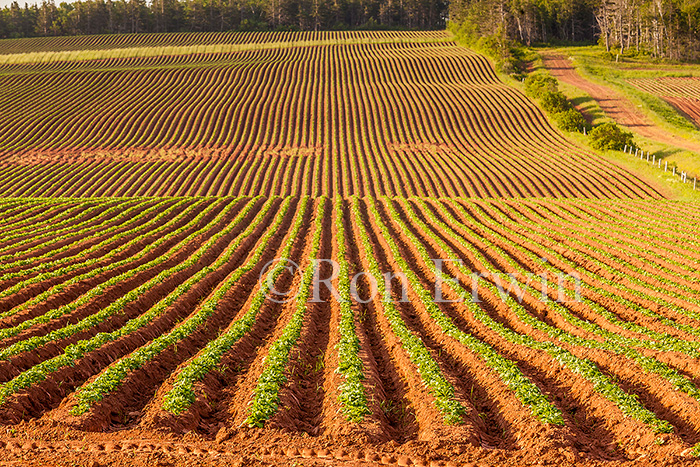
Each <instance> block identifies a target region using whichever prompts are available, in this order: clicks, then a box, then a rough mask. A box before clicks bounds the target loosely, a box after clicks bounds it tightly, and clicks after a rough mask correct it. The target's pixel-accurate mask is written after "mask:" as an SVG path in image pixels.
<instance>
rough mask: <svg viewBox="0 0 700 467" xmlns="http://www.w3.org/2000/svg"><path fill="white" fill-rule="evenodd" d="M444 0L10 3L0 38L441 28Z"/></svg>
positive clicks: (0, 20)
mask: <svg viewBox="0 0 700 467" xmlns="http://www.w3.org/2000/svg"><path fill="white" fill-rule="evenodd" d="M447 9H448V3H447V1H446V0H152V1H150V2H146V0H78V1H75V2H72V3H60V4H59V5H56V4H55V3H54V2H53V1H52V0H48V1H47V0H43V1H42V2H41V3H35V4H24V5H23V6H20V5H19V3H18V2H14V3H12V4H11V5H10V6H9V7H6V8H3V9H2V10H0V38H20V37H33V36H65V35H81V34H111V33H140V32H179V31H194V32H196V31H207V32H211V31H233V30H240V31H249V30H266V29H277V30H329V29H361V28H366V29H383V28H387V29H389V28H409V29H439V28H444V27H445V21H446V16H447Z"/></svg>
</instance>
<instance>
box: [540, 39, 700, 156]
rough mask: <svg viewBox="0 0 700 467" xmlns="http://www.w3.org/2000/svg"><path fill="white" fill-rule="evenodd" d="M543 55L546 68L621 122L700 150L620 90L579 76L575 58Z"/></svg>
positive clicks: (662, 140)
mask: <svg viewBox="0 0 700 467" xmlns="http://www.w3.org/2000/svg"><path fill="white" fill-rule="evenodd" d="M541 55H542V60H543V62H544V65H545V67H547V69H548V70H549V72H550V73H551V74H552V76H554V77H555V78H557V79H558V80H560V81H562V82H564V83H567V84H570V85H572V86H576V87H577V88H579V89H581V90H582V91H584V92H586V93H587V94H588V95H590V96H591V97H592V98H593V99H595V101H596V102H597V103H598V105H599V106H600V108H601V109H602V110H603V112H605V114H606V115H607V116H608V117H610V118H612V119H613V120H615V121H616V122H617V123H619V124H621V125H624V126H626V127H627V128H629V129H630V130H632V131H633V132H635V133H637V134H639V135H641V136H643V137H645V138H649V139H652V140H655V141H658V142H660V143H665V144H670V145H673V146H675V147H678V148H681V149H685V150H688V151H693V152H696V153H700V144H697V143H694V142H692V141H688V140H686V139H684V138H682V137H680V136H677V135H674V134H672V133H669V131H668V130H666V129H664V128H660V127H658V126H656V125H655V124H654V123H653V122H652V121H651V120H650V119H649V118H648V117H646V116H645V115H644V114H642V112H641V111H640V110H639V109H637V108H636V107H635V105H634V104H633V103H632V102H631V101H630V100H629V99H627V98H626V97H625V96H623V95H622V94H621V93H620V92H618V91H616V90H614V89H611V88H610V87H608V86H603V85H600V84H597V83H593V82H591V81H589V80H587V79H585V78H584V77H582V76H581V75H579V74H578V73H577V72H576V70H575V68H574V66H573V65H572V64H571V61H569V60H568V59H567V58H566V57H564V56H563V55H561V54H557V53H553V52H542V53H541Z"/></svg>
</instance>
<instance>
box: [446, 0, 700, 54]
mask: <svg viewBox="0 0 700 467" xmlns="http://www.w3.org/2000/svg"><path fill="white" fill-rule="evenodd" d="M449 18H450V21H451V22H452V23H453V25H454V27H455V29H457V30H459V31H460V33H461V34H463V35H464V36H466V37H468V38H472V39H474V40H476V39H479V38H481V39H483V38H488V39H489V40H490V41H491V42H493V43H494V44H496V46H500V47H504V42H506V41H519V42H521V43H524V44H527V45H531V44H534V43H546V42H552V41H565V42H595V41H597V42H598V43H600V44H601V45H603V46H605V47H606V49H607V51H608V52H610V53H611V54H612V55H617V54H620V55H622V54H624V53H625V52H630V53H634V52H637V53H644V54H648V55H651V56H652V57H657V58H667V59H673V60H694V61H697V60H699V59H700V0H452V2H451V4H450V8H449Z"/></svg>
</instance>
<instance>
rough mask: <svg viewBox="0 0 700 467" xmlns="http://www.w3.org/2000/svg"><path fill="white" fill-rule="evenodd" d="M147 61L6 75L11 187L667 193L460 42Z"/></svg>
mask: <svg viewBox="0 0 700 467" xmlns="http://www.w3.org/2000/svg"><path fill="white" fill-rule="evenodd" d="M183 57H192V56H191V55H186V56H183ZM139 60H141V59H138V60H137V59H135V60H134V61H133V62H129V63H130V64H124V66H123V67H119V68H109V69H84V70H81V69H71V68H67V69H66V70H63V71H61V72H49V71H46V72H33V73H7V74H4V75H2V76H0V124H2V125H3V128H4V131H3V133H2V135H0V150H3V152H2V154H0V161H2V163H3V166H0V183H1V186H2V190H1V191H0V194H1V195H4V196H51V197H55V196H105V195H108V196H114V195H116V196H150V195H156V196H167V195H176V196H180V195H185V196H210V195H235V196H248V195H252V196H255V195H258V194H263V195H266V196H272V195H283V196H284V195H293V196H302V195H309V196H320V195H328V196H330V195H342V196H346V197H347V196H352V195H358V196H366V195H369V196H379V195H398V196H473V197H531V196H536V197H543V196H544V197H580V196H584V197H593V198H610V197H622V198H638V197H660V196H661V194H660V193H659V192H657V191H656V190H655V189H654V188H653V187H651V186H649V185H647V184H646V183H645V182H643V181H641V180H640V179H638V178H637V177H635V176H634V175H632V174H630V173H628V172H626V171H624V170H622V169H620V168H618V167H616V166H614V165H612V164H610V163H608V162H606V161H604V160H601V159H599V158H592V157H591V155H589V154H587V153H585V151H582V150H581V149H579V148H577V147H576V146H574V145H573V144H571V143H570V142H569V141H567V140H566V139H565V138H563V137H562V135H560V134H559V133H558V132H557V131H556V130H555V129H554V128H552V127H551V125H550V124H549V123H548V122H547V120H546V119H545V117H544V115H542V113H541V112H540V111H539V110H538V109H537V107H535V106H534V105H533V104H532V103H531V102H530V101H529V100H528V99H527V98H525V96H523V95H522V94H521V93H519V92H518V91H516V90H513V89H512V88H510V87H508V86H506V85H504V84H503V83H501V82H500V81H499V79H498V77H497V75H496V74H495V72H494V71H493V69H492V68H491V65H490V64H489V63H488V61H486V60H485V59H484V58H483V57H481V56H479V55H477V54H474V53H473V52H471V51H469V50H468V49H465V48H462V47H459V46H457V45H456V44H455V43H454V42H433V43H385V44H372V43H358V44H352V43H350V44H345V45H335V46H331V45H327V46H308V47H293V48H280V49H266V50H247V51H244V52H240V53H237V54H232V55H231V56H227V57H218V58H217V57H214V56H212V57H208V58H206V60H205V59H203V60H204V61H201V62H197V60H195V59H193V61H192V62H189V61H188V62H186V63H183V64H179V65H176V64H172V65H167V64H158V63H150V62H148V60H150V59H147V58H144V59H143V60H146V62H144V63H140V62H139ZM183 60H184V58H183ZM188 60H189V58H188ZM78 63H79V62H78ZM148 63H150V65H149V64H148ZM185 65H186V66H185ZM311 77H313V79H311ZM38 83H41V87H39V86H37V84H38ZM126 84H128V86H127V85H126ZM183 89H185V91H184V92H183ZM30 122H31V123H30ZM76 148H80V150H79V151H78V150H76ZM600 176H602V177H605V179H606V180H607V181H608V182H607V183H604V184H592V183H588V182H587V180H590V179H593V178H594V177H600Z"/></svg>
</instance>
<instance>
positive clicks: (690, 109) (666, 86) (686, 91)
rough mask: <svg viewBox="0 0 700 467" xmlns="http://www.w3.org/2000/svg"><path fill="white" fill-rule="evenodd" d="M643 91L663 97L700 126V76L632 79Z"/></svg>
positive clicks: (631, 81)
mask: <svg viewBox="0 0 700 467" xmlns="http://www.w3.org/2000/svg"><path fill="white" fill-rule="evenodd" d="M629 82H630V83H632V84H633V85H635V86H637V87H638V88H639V89H641V90H642V91H646V92H648V93H649V94H653V95H655V96H658V97H661V98H663V99H664V100H665V101H666V102H668V103H669V104H671V105H673V106H674V107H675V108H677V109H678V110H679V111H680V112H682V113H683V114H684V115H686V116H687V117H688V118H689V119H690V120H691V121H693V122H694V123H695V125H697V126H699V127H700V78H696V77H692V78H672V77H663V78H646V79H631V80H629Z"/></svg>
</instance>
